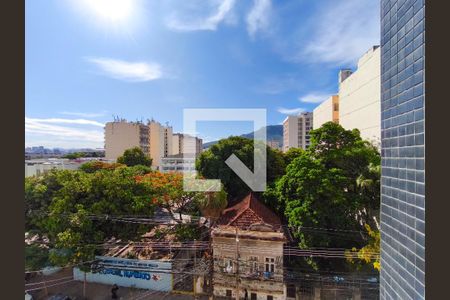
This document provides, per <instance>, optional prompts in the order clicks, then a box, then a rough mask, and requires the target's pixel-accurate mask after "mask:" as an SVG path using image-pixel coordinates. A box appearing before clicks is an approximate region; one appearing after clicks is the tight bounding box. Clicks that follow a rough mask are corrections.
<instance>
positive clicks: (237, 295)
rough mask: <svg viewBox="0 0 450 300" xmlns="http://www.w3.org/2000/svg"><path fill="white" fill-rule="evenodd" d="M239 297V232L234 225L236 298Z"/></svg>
mask: <svg viewBox="0 0 450 300" xmlns="http://www.w3.org/2000/svg"><path fill="white" fill-rule="evenodd" d="M239 299H240V297H239V234H238V227H237V226H236V300H239Z"/></svg>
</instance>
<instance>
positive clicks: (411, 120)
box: [380, 0, 442, 299]
mask: <svg viewBox="0 0 450 300" xmlns="http://www.w3.org/2000/svg"><path fill="white" fill-rule="evenodd" d="M424 14H425V6H424V1H423V0H416V1H411V0H398V1H397V0H382V1H381V28H382V32H381V33H382V35H381V64H382V67H381V68H382V69H381V74H382V75H381V76H382V81H381V91H382V98H381V120H382V123H381V137H382V143H381V155H382V162H381V163H382V177H381V273H380V298H381V299H424V298H425V153H424V152H425V119H424V111H425V86H424V77H425V75H424V74H425V73H424V71H425V69H424V68H425V67H424V65H425V53H424V52H425V50H424V48H425V19H424ZM435 200H438V201H440V200H442V199H435Z"/></svg>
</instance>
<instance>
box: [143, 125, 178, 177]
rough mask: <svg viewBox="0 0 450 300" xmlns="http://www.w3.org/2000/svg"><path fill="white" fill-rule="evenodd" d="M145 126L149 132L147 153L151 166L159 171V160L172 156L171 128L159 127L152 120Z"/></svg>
mask: <svg viewBox="0 0 450 300" xmlns="http://www.w3.org/2000/svg"><path fill="white" fill-rule="evenodd" d="M147 125H148V128H149V132H150V139H149V141H150V144H149V145H150V146H149V152H150V157H151V158H152V166H153V167H155V168H156V169H159V168H160V166H161V159H162V158H163V157H167V156H168V155H171V154H172V151H173V150H172V143H173V140H172V136H173V129H172V127H171V126H168V125H167V126H164V125H161V123H159V122H156V121H154V120H151V121H149V122H148V124H147Z"/></svg>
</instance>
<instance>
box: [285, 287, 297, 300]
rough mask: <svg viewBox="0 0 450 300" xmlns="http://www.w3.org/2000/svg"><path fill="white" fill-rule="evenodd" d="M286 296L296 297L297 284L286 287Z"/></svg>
mask: <svg viewBox="0 0 450 300" xmlns="http://www.w3.org/2000/svg"><path fill="white" fill-rule="evenodd" d="M286 294H287V295H286V296H287V297H288V298H295V294H296V293H295V285H288V286H287V289H286Z"/></svg>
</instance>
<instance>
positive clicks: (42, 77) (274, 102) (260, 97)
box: [25, 0, 379, 148]
mask: <svg viewBox="0 0 450 300" xmlns="http://www.w3.org/2000/svg"><path fill="white" fill-rule="evenodd" d="M25 15H26V19H25V20H26V25H25V26H26V27H25V28H26V32H25V39H26V40H25V46H26V54H25V65H26V72H25V77H26V78H25V79H26V81H25V95H26V98H25V103H26V106H25V117H26V118H25V125H26V126H25V127H26V132H25V138H26V146H37V145H43V146H46V147H64V148H68V147H77V148H78V147H103V128H102V126H103V124H104V123H105V122H107V121H110V120H112V118H113V117H112V116H113V115H116V116H120V117H122V118H126V119H128V120H130V121H134V120H141V119H142V120H146V119H149V118H154V119H156V120H158V121H160V122H161V123H165V122H169V124H171V125H172V126H173V127H174V130H175V131H182V124H183V120H182V115H183V109H184V108H265V109H267V122H268V124H280V123H281V122H282V120H283V119H284V118H285V117H286V115H287V114H292V113H297V112H300V111H311V110H312V109H314V107H316V106H317V105H318V104H319V103H320V101H323V100H325V99H326V98H327V96H328V95H331V94H333V93H336V92H337V73H338V70H339V69H340V68H348V67H350V68H355V66H356V62H357V59H358V57H360V56H361V55H362V54H363V53H364V52H365V51H367V50H368V49H369V48H370V47H371V46H372V45H376V44H379V0H314V1H311V0H297V1H294V0H291V1H274V0H272V1H271V0H245V1H239V0H192V1H186V0H183V1H181V0H179V1H175V0H165V1H163V0H158V1H157V0H41V1H35V0H27V1H26V11H25ZM198 128H199V131H200V136H202V137H203V138H205V140H214V139H217V138H220V137H224V136H228V135H230V134H241V133H246V132H248V131H249V130H248V129H249V128H251V124H250V125H249V124H234V125H233V124H229V126H217V124H212V123H211V124H210V126H208V124H203V125H201V126H199V127H198Z"/></svg>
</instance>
